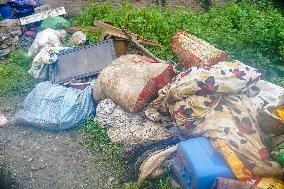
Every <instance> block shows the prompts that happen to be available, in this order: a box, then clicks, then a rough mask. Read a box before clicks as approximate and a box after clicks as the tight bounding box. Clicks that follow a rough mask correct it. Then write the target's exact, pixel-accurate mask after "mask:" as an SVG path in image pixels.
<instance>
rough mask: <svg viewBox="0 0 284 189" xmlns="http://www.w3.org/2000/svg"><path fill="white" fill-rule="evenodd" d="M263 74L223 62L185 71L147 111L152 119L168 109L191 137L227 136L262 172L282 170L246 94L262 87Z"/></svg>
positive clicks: (269, 173)
mask: <svg viewBox="0 0 284 189" xmlns="http://www.w3.org/2000/svg"><path fill="white" fill-rule="evenodd" d="M259 77H260V74H259V73H258V72H257V71H256V70H255V69H253V68H251V67H248V66H246V65H244V64H242V63H241V62H238V61H236V62H221V63H219V64H217V65H215V66H212V67H210V68H198V67H194V68H192V69H189V70H187V71H186V72H182V73H180V74H179V75H178V76H177V77H176V78H174V79H173V80H172V82H171V83H170V84H168V85H167V86H166V87H164V88H163V89H161V90H160V91H159V97H158V98H157V99H156V100H155V101H154V102H153V103H151V105H150V108H149V109H148V110H147V115H148V116H149V118H151V119H153V117H152V116H151V115H152V114H153V115H155V114H156V113H157V111H158V112H164V113H169V114H170V115H171V117H172V119H173V120H174V121H175V122H176V124H177V125H178V126H179V127H180V128H181V129H182V130H183V131H184V132H186V133H187V134H188V136H190V137H192V136H200V135H203V136H206V137H209V138H213V139H214V138H219V139H223V140H225V141H226V142H227V143H228V145H230V147H232V149H233V150H234V151H235V152H236V153H237V154H238V155H239V156H240V158H241V159H242V160H243V161H244V163H245V164H246V166H247V167H249V168H250V170H251V171H252V172H253V173H254V174H256V175H262V176H274V175H280V174H281V168H280V165H279V164H278V163H277V162H275V161H272V160H271V157H270V154H269V152H268V150H267V149H266V147H265V146H264V145H263V143H262V141H261V138H260V130H259V127H258V123H257V120H256V108H255V106H254V105H253V104H252V103H251V101H250V100H249V98H248V96H247V95H252V94H255V93H256V92H258V91H259V89H258V88H256V87H255V86H254V83H255V82H256V81H257V80H258V79H259Z"/></svg>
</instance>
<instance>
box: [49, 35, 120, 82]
mask: <svg viewBox="0 0 284 189" xmlns="http://www.w3.org/2000/svg"><path fill="white" fill-rule="evenodd" d="M115 58H116V54H115V51H114V47H113V41H112V39H108V40H105V41H101V42H98V43H95V44H92V45H87V46H83V47H78V48H75V49H72V50H66V51H63V52H62V53H60V54H59V55H58V60H57V62H56V63H55V64H54V65H53V66H52V67H51V68H50V80H51V81H52V83H63V82H66V81H68V80H71V79H81V78H84V77H88V76H91V75H95V74H98V73H99V72H100V71H101V70H102V69H103V68H105V67H106V66H107V65H109V64H110V63H111V62H112V61H113V60H114V59H115Z"/></svg>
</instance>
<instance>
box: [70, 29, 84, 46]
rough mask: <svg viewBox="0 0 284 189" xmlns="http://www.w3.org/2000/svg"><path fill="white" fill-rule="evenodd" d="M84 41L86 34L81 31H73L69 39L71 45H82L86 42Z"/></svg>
mask: <svg viewBox="0 0 284 189" xmlns="http://www.w3.org/2000/svg"><path fill="white" fill-rule="evenodd" d="M86 41H87V35H86V34H84V33H83V32H81V31H77V32H75V33H74V34H73V35H72V37H71V39H70V42H71V44H72V45H82V44H84V43H86Z"/></svg>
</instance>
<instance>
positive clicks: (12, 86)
mask: <svg viewBox="0 0 284 189" xmlns="http://www.w3.org/2000/svg"><path fill="white" fill-rule="evenodd" d="M4 63H5V64H4ZM30 65H31V59H30V58H29V57H28V56H27V53H26V52H25V51H24V50H23V49H16V50H15V51H13V52H11V54H10V55H9V57H8V59H7V60H6V61H5V62H4V61H3V60H1V61H0V81H1V85H0V97H4V96H13V95H26V94H27V93H28V92H29V91H30V90H31V89H32V88H33V87H34V85H35V83H36V80H35V79H33V78H32V77H31V76H30V75H29V74H28V70H29V68H30Z"/></svg>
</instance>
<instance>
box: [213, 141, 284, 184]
mask: <svg viewBox="0 0 284 189" xmlns="http://www.w3.org/2000/svg"><path fill="white" fill-rule="evenodd" d="M212 144H213V146H214V147H215V149H216V150H217V151H219V153H220V154H221V155H222V156H223V157H224V159H225V160H226V162H227V164H228V165H229V167H230V169H231V170H232V172H233V173H234V175H235V177H236V178H237V179H238V180H239V181H241V182H244V183H248V184H251V185H253V186H255V187H257V188H260V189H282V188H284V183H283V182H282V181H281V180H280V179H278V178H272V177H260V176H257V175H254V174H253V173H252V172H251V171H250V170H249V169H248V168H247V167H246V166H245V165H244V164H243V161H241V159H240V158H239V157H238V156H237V154H236V153H235V152H234V151H233V150H232V149H231V148H230V147H229V146H228V144H226V142H225V141H224V140H220V139H213V140H212Z"/></svg>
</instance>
